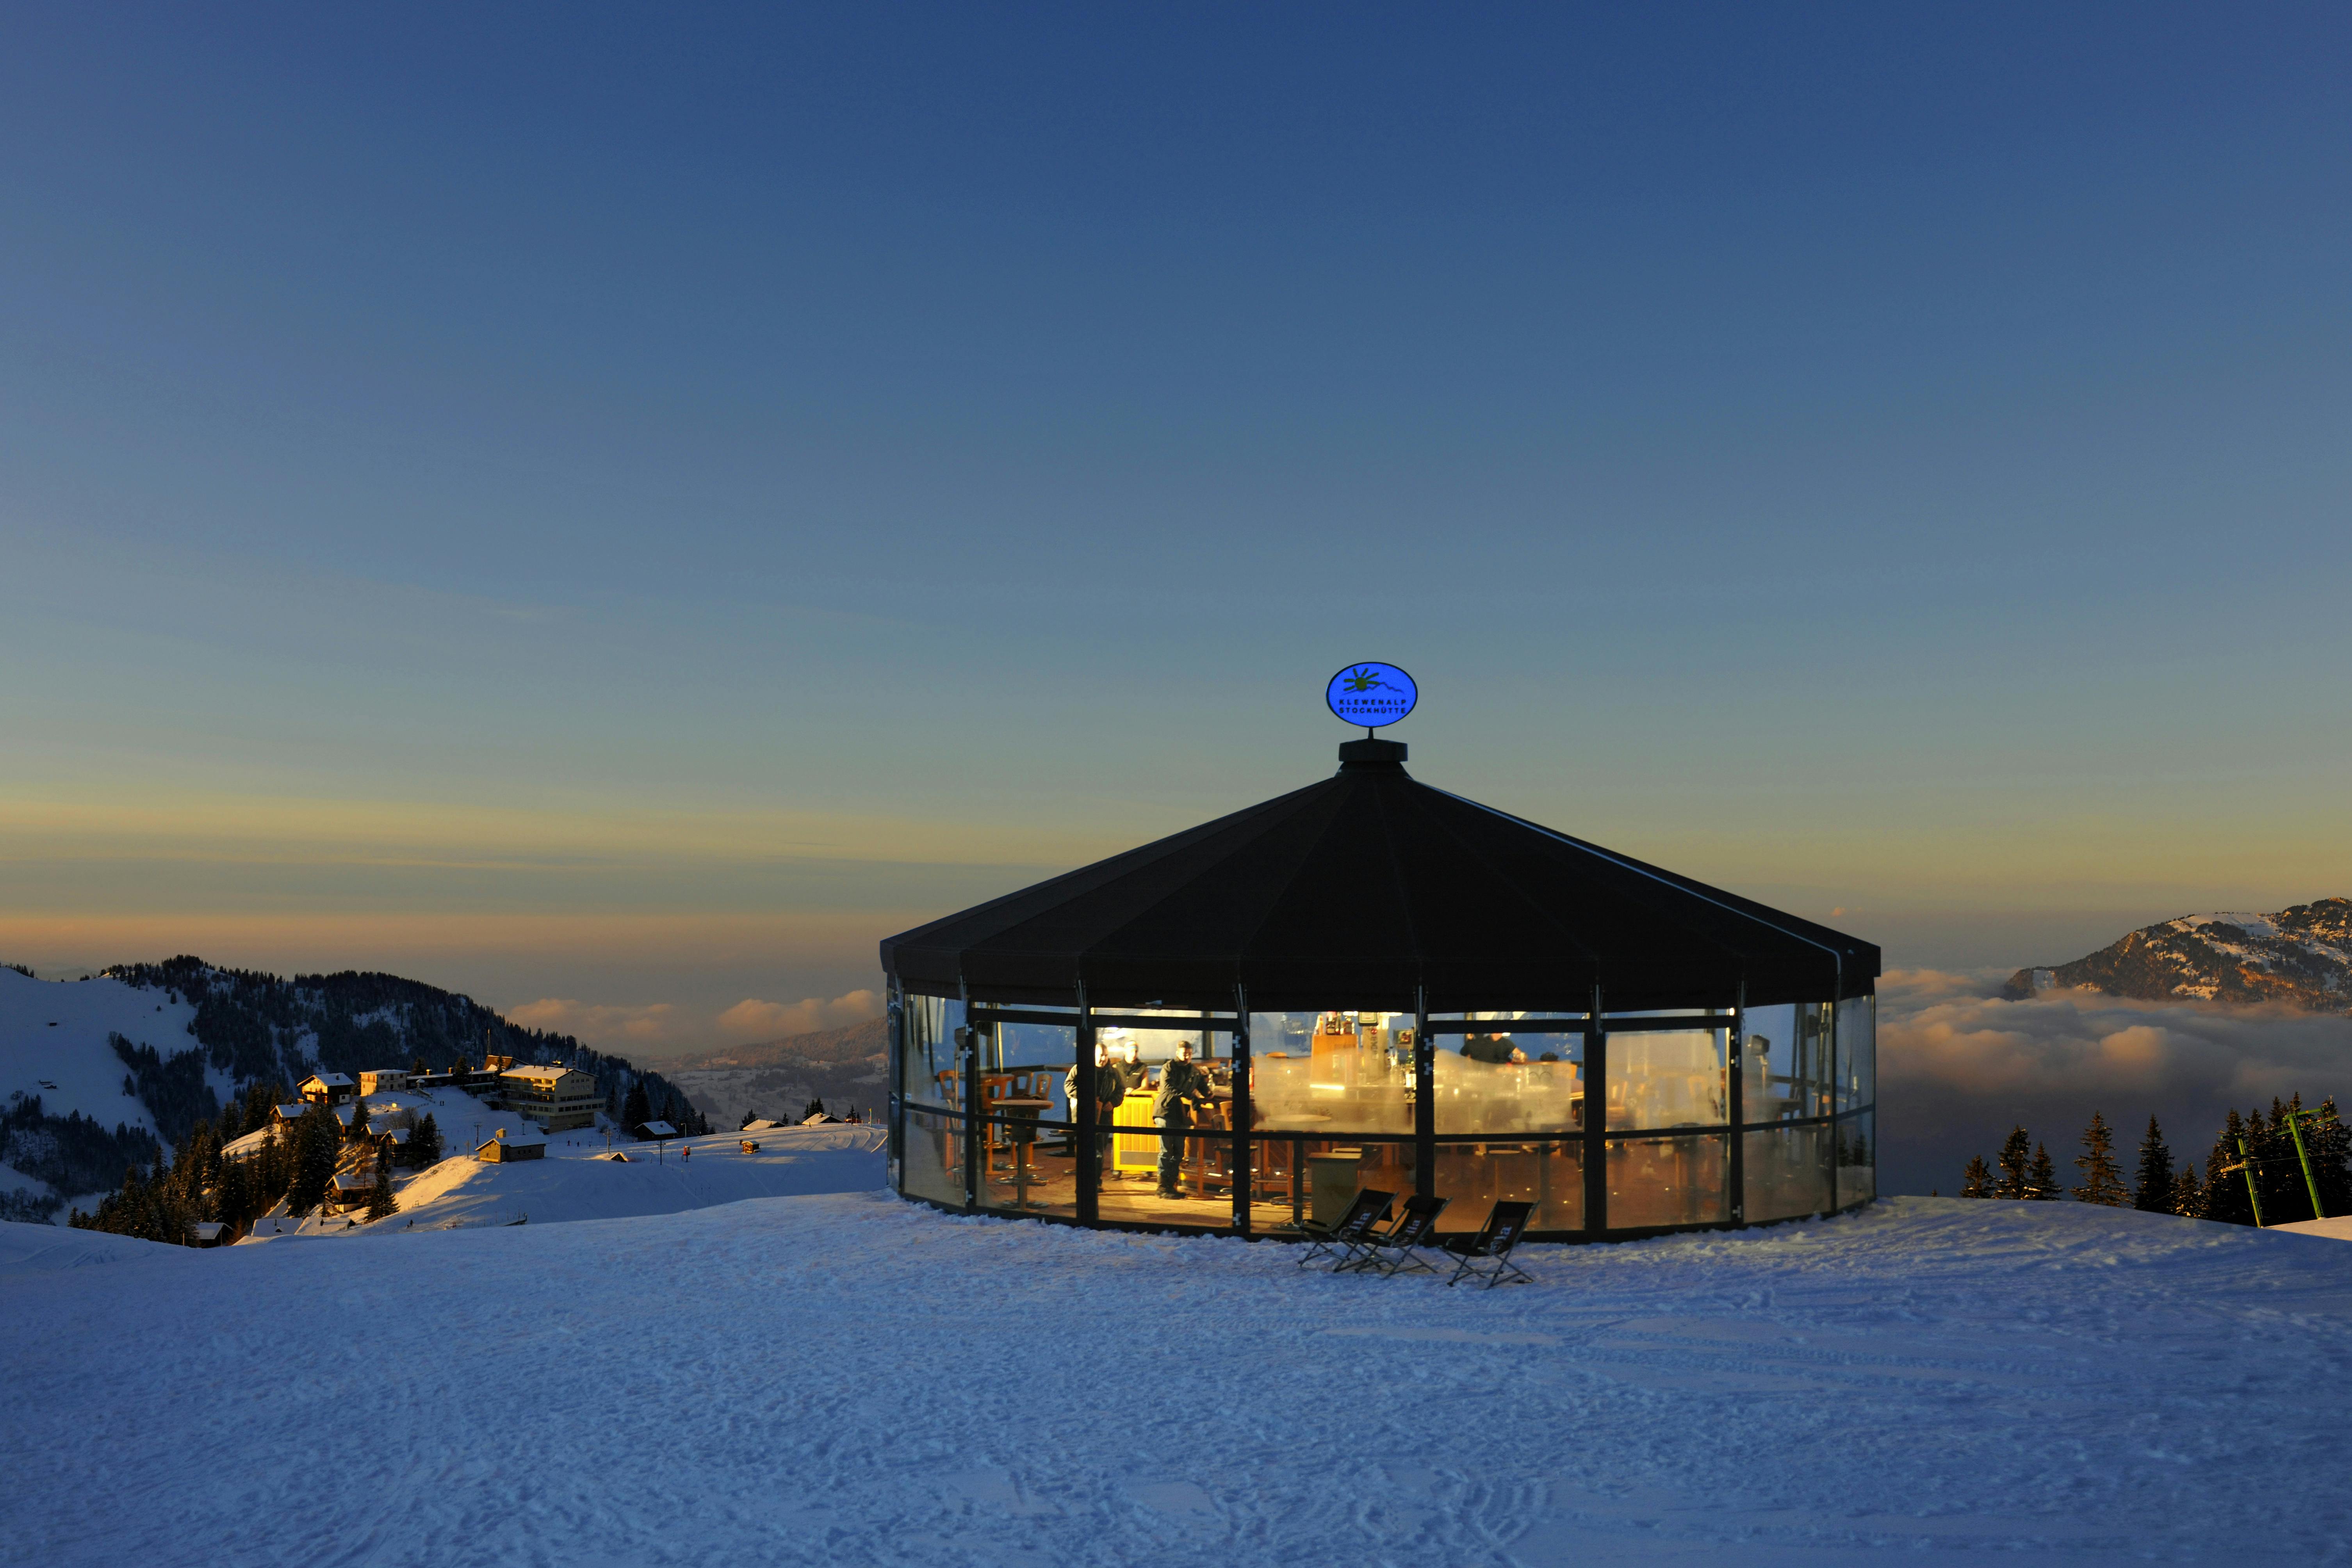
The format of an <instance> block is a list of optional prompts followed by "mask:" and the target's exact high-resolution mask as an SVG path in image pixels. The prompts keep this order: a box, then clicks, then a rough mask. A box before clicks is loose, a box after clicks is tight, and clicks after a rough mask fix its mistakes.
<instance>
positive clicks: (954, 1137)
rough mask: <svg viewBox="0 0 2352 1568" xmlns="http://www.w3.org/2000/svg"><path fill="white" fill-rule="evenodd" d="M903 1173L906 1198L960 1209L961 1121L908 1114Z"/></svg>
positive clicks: (930, 1113) (923, 1113) (937, 1114)
mask: <svg viewBox="0 0 2352 1568" xmlns="http://www.w3.org/2000/svg"><path fill="white" fill-rule="evenodd" d="M906 1114H907V1143H906V1157H905V1163H904V1164H903V1165H902V1166H901V1167H900V1169H901V1170H902V1171H903V1172H904V1177H903V1180H904V1182H905V1186H904V1188H903V1189H902V1190H903V1191H904V1192H905V1193H906V1194H907V1195H908V1197H915V1198H929V1199H930V1200H931V1201H932V1202H933V1203H941V1204H951V1205H954V1206H956V1207H958V1208H961V1207H962V1206H963V1118H962V1117H961V1116H946V1115H942V1114H940V1112H938V1111H935V1110H913V1109H909V1110H908V1111H907V1113H906Z"/></svg>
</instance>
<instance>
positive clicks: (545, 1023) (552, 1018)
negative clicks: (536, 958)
mask: <svg viewBox="0 0 2352 1568" xmlns="http://www.w3.org/2000/svg"><path fill="white" fill-rule="evenodd" d="M506 1016H507V1018H508V1020H509V1022H512V1023H517V1024H520V1025H522V1026H524V1027H525V1028H528V1029H544V1030H545V1031H547V1032H548V1033H549V1034H551V1035H571V1036H573V1037H576V1038H579V1039H582V1040H584V1041H586V1042H587V1043H588V1044H590V1045H592V1046H593V1045H597V1044H599V1043H601V1042H604V1041H610V1040H615V1039H620V1040H635V1041H638V1042H640V1043H651V1042H658V1041H662V1040H667V1039H668V1038H669V1037H671V1036H672V1035H673V1034H674V1033H675V1032H676V1030H677V1026H678V1025H679V1024H681V1023H682V1022H683V1020H682V1019H680V1018H679V1017H678V1016H677V1008H675V1007H673V1006H671V1005H669V1004H668V1003H667V1002H655V1003H652V1004H649V1005H646V1006H642V1007H622V1006H614V1005H609V1004H604V1003H591V1002H581V1001H577V1000H575V999H573V998H572V997H569V996H542V997H541V998H540V999H539V1000H538V1001H536V1002H526V1003H524V1004H523V1005H521V1006H520V1007H509V1008H508V1009H507V1010H506Z"/></svg>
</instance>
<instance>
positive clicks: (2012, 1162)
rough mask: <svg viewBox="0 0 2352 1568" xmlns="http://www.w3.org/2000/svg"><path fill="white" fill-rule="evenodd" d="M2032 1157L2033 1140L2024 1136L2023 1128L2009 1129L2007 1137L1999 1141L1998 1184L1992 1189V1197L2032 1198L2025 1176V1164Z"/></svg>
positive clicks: (2030, 1187) (2029, 1182)
mask: <svg viewBox="0 0 2352 1568" xmlns="http://www.w3.org/2000/svg"><path fill="white" fill-rule="evenodd" d="M2032 1157H2033V1140H2032V1138H2030V1137H2028V1136H2027V1135H2026V1131H2025V1129H2024V1128H2022V1127H2012V1128H2011V1129H2010V1130H2009V1136H2008V1137H2007V1138H2005V1139H2003V1140H2001V1145H2000V1185H1999V1186H1998V1187H1996V1188H1994V1189H1993V1196H1995V1197H1997V1198H2030V1197H2032V1195H2033V1190H2032V1183H2031V1181H2030V1180H2029V1179H2028V1177H2027V1175H2026V1173H2025V1167H2026V1163H2027V1162H2028V1161H2030V1160H2031V1159H2032Z"/></svg>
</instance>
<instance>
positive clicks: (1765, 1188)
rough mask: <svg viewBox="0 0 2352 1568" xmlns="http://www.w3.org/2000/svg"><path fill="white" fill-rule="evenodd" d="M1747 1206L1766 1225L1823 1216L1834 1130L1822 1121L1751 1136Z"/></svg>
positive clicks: (1750, 1218) (1751, 1215)
mask: <svg viewBox="0 0 2352 1568" xmlns="http://www.w3.org/2000/svg"><path fill="white" fill-rule="evenodd" d="M1743 1136H1745V1137H1746V1139H1747V1141H1748V1147H1747V1150H1746V1155H1747V1161H1748V1170H1747V1181H1746V1183H1745V1186H1746V1188H1747V1192H1746V1195H1745V1198H1744V1201H1743V1202H1742V1204H1741V1207H1742V1208H1743V1209H1744V1210H1745V1212H1746V1216H1747V1218H1748V1221H1749V1222H1750V1223H1752V1224H1761V1223H1763V1222H1764V1221H1766V1220H1772V1219H1794V1218H1796V1217H1797V1216H1798V1215H1814V1214H1820V1213H1822V1211H1823V1210H1824V1209H1825V1208H1826V1207H1827V1206H1828V1205H1829V1197H1830V1162H1829V1152H1830V1130H1829V1128H1828V1127H1826V1126H1824V1125H1823V1124H1822V1123H1821V1122H1818V1121H1817V1122H1813V1123H1811V1125H1808V1126H1804V1127H1776V1128H1772V1129H1769V1130H1768V1131H1762V1132H1749V1133H1746V1134H1744V1135H1743Z"/></svg>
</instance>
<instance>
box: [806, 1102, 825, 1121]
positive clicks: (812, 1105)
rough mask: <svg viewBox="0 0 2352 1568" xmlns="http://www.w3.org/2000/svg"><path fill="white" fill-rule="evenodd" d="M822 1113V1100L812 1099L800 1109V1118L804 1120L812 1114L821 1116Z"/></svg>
mask: <svg viewBox="0 0 2352 1568" xmlns="http://www.w3.org/2000/svg"><path fill="white" fill-rule="evenodd" d="M823 1115H824V1100H810V1101H809V1102H808V1104H807V1105H806V1106H805V1107H803V1109H802V1110H801V1120H802V1121H807V1120H808V1119H809V1118H810V1117H812V1116H823Z"/></svg>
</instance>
